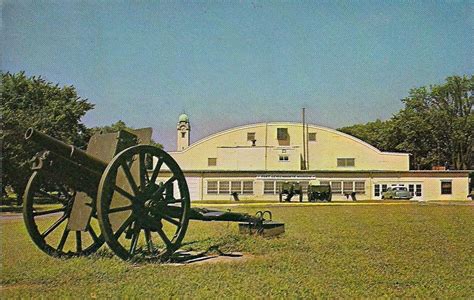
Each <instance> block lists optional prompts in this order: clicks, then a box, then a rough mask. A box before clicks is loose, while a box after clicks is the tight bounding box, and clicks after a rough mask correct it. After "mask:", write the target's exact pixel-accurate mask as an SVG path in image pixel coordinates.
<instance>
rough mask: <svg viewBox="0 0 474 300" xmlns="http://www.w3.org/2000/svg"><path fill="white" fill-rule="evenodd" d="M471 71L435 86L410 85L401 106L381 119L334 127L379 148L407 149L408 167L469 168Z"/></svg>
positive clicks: (472, 156) (472, 153) (473, 159)
mask: <svg viewBox="0 0 474 300" xmlns="http://www.w3.org/2000/svg"><path fill="white" fill-rule="evenodd" d="M473 91H474V76H471V77H470V78H469V77H467V76H463V77H460V76H452V77H448V78H447V79H446V82H445V83H444V84H441V85H431V86H430V87H429V88H427V87H419V88H414V89H412V90H410V93H409V96H408V97H407V98H405V99H402V102H403V103H404V104H405V107H404V108H403V109H402V110H400V111H399V112H398V113H396V114H395V115H394V116H393V117H392V118H391V119H389V120H387V121H379V120H377V121H375V122H369V123H367V124H358V125H353V126H350V127H344V128H340V129H339V130H341V131H343V132H346V133H349V134H352V135H354V136H356V137H358V138H360V139H362V140H364V141H366V142H368V143H370V144H373V145H374V146H376V147H377V148H379V149H381V150H385V151H402V152H409V153H411V154H412V159H411V167H412V168H415V169H431V168H432V166H434V165H445V166H448V167H451V168H454V169H473V168H474V134H473V132H474V114H473V104H474V95H473Z"/></svg>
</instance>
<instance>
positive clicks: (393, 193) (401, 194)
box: [382, 186, 413, 200]
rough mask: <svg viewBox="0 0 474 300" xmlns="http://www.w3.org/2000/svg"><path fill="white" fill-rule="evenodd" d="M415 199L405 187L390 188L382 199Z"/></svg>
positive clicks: (383, 194)
mask: <svg viewBox="0 0 474 300" xmlns="http://www.w3.org/2000/svg"><path fill="white" fill-rule="evenodd" d="M411 198H413V196H412V194H411V193H410V192H409V191H408V189H407V188H406V187H404V186H397V187H389V188H388V189H387V191H385V192H383V193H382V199H406V200H410V199H411Z"/></svg>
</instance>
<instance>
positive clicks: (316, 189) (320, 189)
mask: <svg viewBox="0 0 474 300" xmlns="http://www.w3.org/2000/svg"><path fill="white" fill-rule="evenodd" d="M331 198H332V193H331V186H330V185H329V184H321V182H320V181H319V180H311V181H310V182H309V184H308V201H309V202H316V201H327V202H331Z"/></svg>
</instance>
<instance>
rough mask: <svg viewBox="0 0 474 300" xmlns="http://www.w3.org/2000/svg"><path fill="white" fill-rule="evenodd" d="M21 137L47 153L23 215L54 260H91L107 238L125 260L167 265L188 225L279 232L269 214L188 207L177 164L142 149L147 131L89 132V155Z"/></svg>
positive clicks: (31, 133)
mask: <svg viewBox="0 0 474 300" xmlns="http://www.w3.org/2000/svg"><path fill="white" fill-rule="evenodd" d="M25 138H26V140H31V141H34V142H36V143H37V144H39V145H40V146H42V147H43V148H44V149H46V150H45V151H42V152H39V153H38V154H37V155H36V156H35V157H34V158H33V159H32V161H31V163H32V170H33V174H32V175H31V177H30V179H29V182H28V185H27V188H26V191H25V195H24V207H23V216H24V220H25V224H26V228H27V230H28V232H29V234H30V236H31V238H32V239H33V241H34V243H35V244H36V245H37V246H38V247H39V248H40V249H41V250H43V251H44V252H46V253H48V254H50V255H52V256H60V257H70V256H76V255H88V254H91V253H93V252H95V251H96V250H97V249H99V248H100V247H101V245H102V244H103V243H104V241H105V242H107V244H108V246H109V247H110V249H111V250H112V251H113V252H114V253H115V254H116V255H117V256H119V257H120V258H122V259H125V260H128V259H132V258H135V257H142V258H151V259H159V260H167V259H168V258H169V257H170V256H171V255H172V254H173V253H174V252H175V251H176V250H177V249H179V247H180V245H181V242H182V240H183V238H184V236H185V234H186V230H187V227H188V224H189V220H202V221H232V222H241V224H240V225H239V227H240V230H241V231H245V232H251V233H260V234H264V235H271V234H279V233H282V232H284V224H283V223H278V222H273V221H271V214H269V216H270V219H269V220H265V218H264V216H266V213H262V212H259V213H257V215H255V216H251V215H249V214H244V213H233V212H225V211H217V210H209V209H203V208H202V209H197V208H191V201H190V196H189V190H188V186H187V183H186V180H185V177H184V175H183V172H182V171H181V168H180V167H179V165H178V164H177V163H176V161H175V160H174V159H173V158H172V157H171V156H170V155H169V154H167V153H166V152H165V151H163V150H161V149H159V148H157V147H153V146H150V145H146V144H147V143H149V141H150V139H151V128H145V129H140V130H135V131H134V132H127V131H119V132H117V133H108V134H97V135H94V136H93V137H92V138H91V140H90V142H89V144H88V147H87V151H82V150H80V149H78V148H75V147H74V146H71V145H67V144H65V143H63V142H61V141H59V140H57V139H54V138H52V137H49V136H47V135H45V134H43V133H40V132H38V131H36V130H34V129H31V128H30V129H28V130H27V132H26V134H25ZM45 207H46V208H45ZM58 217H59V218H58ZM71 233H73V234H72V235H73V238H70V236H71Z"/></svg>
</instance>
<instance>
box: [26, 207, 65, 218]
mask: <svg viewBox="0 0 474 300" xmlns="http://www.w3.org/2000/svg"><path fill="white" fill-rule="evenodd" d="M65 210H66V208H65V207H61V208H56V209H50V210H43V211H34V212H33V216H35V217H37V216H44V215H49V214H54V213H58V212H63V211H65Z"/></svg>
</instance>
